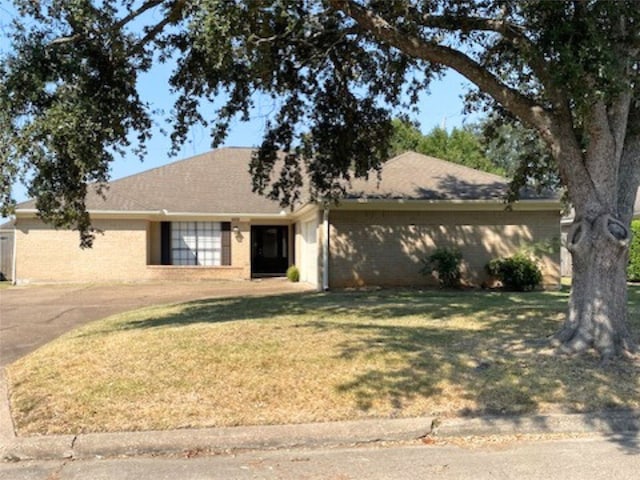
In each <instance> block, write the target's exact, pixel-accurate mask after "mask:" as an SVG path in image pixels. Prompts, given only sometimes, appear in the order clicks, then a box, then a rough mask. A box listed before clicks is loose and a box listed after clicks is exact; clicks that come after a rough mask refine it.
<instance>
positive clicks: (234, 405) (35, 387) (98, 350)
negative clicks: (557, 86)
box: [7, 287, 640, 434]
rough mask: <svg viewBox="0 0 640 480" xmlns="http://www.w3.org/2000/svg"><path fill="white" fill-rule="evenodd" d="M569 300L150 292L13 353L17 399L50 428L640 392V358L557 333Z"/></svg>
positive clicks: (110, 427)
mask: <svg viewBox="0 0 640 480" xmlns="http://www.w3.org/2000/svg"><path fill="white" fill-rule="evenodd" d="M630 296H631V310H632V315H631V318H632V319H633V327H632V328H633V329H634V332H638V331H640V321H639V320H638V313H639V312H638V308H639V307H638V306H639V305H640V289H639V288H638V287H631V292H630ZM566 300H567V293H566V292H534V293H526V294H515V293H502V292H484V291H472V292H466V291H465V292H443V291H424V292H420V291H415V290H401V291H395V290H389V291H386V290H382V291H376V292H339V293H311V294H309V293H308V294H291V295H281V296H275V297H273V296H271V297H252V298H230V299H211V300H205V301H194V302H188V303H184V304H179V305H172V306H163V307H154V308H146V309H143V310H138V311H135V312H130V313H127V314H123V315H118V316H114V317H111V318H108V319H105V320H102V321H98V322H95V323H92V324H90V325H88V326H86V327H84V328H81V329H79V330H76V331H73V332H71V333H69V334H67V335H65V336H63V337H61V338H60V339H58V340H56V341H55V342H53V343H51V344H49V345H46V346H45V347H43V348H41V349H40V350H38V351H36V352H34V353H33V354H31V355H29V356H28V357H26V358H24V359H22V360H20V361H18V362H16V363H15V364H13V365H11V366H9V367H8V372H7V373H8V380H9V384H10V397H11V405H12V412H13V415H14V419H15V423H16V426H17V430H18V432H19V433H20V434H38V433H80V432H90V431H118V430H148V429H170V428H181V427H207V426H231V425H256V424H277V423H297V422H315V421H327V420H344V419H358V418H368V417H400V416H402V417H407V416H419V415H439V416H443V417H447V416H458V415H467V414H486V413H491V414H496V413H499V414H502V413H504V414H513V413H516V414H517V413H532V412H552V411H568V412H583V411H591V410H597V409H606V408H623V407H632V408H639V407H640V375H639V374H640V367H639V366H638V365H637V364H632V363H630V362H621V363H619V364H617V365H614V366H609V367H605V368H600V367H599V366H598V359H597V358H595V357H589V356H586V357H581V358H578V359H576V358H566V357H560V356H557V355H555V354H554V352H553V351H552V350H551V349H549V348H548V347H547V343H546V342H545V338H546V337H547V336H548V335H550V334H552V333H553V332H554V331H555V330H556V329H557V328H558V326H559V324H560V322H561V320H562V315H563V313H564V311H565V309H566Z"/></svg>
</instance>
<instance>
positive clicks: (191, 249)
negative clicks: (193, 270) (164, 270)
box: [171, 222, 223, 266]
mask: <svg viewBox="0 0 640 480" xmlns="http://www.w3.org/2000/svg"><path fill="white" fill-rule="evenodd" d="M171 264H172V265H203V266H215V265H222V264H223V263H222V224H221V223H219V222H171Z"/></svg>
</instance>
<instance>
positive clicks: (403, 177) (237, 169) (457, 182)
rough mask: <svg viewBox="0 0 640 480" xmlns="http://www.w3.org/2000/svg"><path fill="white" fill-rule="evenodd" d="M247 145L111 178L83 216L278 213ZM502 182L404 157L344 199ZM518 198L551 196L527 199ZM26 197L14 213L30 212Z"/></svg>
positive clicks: (462, 195)
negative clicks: (256, 187)
mask: <svg viewBox="0 0 640 480" xmlns="http://www.w3.org/2000/svg"><path fill="white" fill-rule="evenodd" d="M253 151H254V150H253V149H251V148H221V149H217V150H213V151H210V152H207V153H203V154H201V155H197V156H195V157H191V158H188V159H185V160H181V161H177V162H174V163H170V164H168V165H165V166H162V167H158V168H154V169H151V170H147V171H145V172H142V173H139V174H136V175H132V176H129V177H125V178H122V179H119V180H114V181H112V182H110V183H109V188H108V189H107V190H105V191H104V195H105V199H103V198H101V197H100V196H99V195H98V194H97V193H95V192H90V194H89V195H88V197H87V209H88V210H89V211H94V212H100V211H119V212H140V211H156V212H160V211H162V210H167V211H169V212H171V213H178V212H180V213H195V214H199V213H202V214H212V213H215V214H221V215H224V214H242V213H246V214H278V213H279V212H280V211H281V207H280V206H279V204H278V202H275V201H272V200H269V199H267V198H265V197H263V196H260V195H258V194H256V193H253V192H252V191H251V187H252V183H251V176H250V174H249V161H250V160H251V154H252V152H253ZM508 183H509V182H508V180H507V179H505V178H503V177H500V176H498V175H493V174H490V173H486V172H481V171H479V170H475V169H472V168H469V167H465V166H463V165H458V164H455V163H451V162H447V161H444V160H439V159H437V158H434V157H429V156H426V155H422V154H419V153H415V152H407V153H403V154H402V155H399V156H397V157H394V158H392V159H391V160H389V161H387V162H385V163H384V165H383V167H382V177H381V180H380V181H378V177H377V175H376V174H375V173H374V174H371V175H370V176H369V178H368V179H354V180H353V181H352V182H351V185H350V187H349V188H348V190H349V192H350V193H349V194H348V195H347V199H360V198H365V199H388V200H394V199H411V200H444V201H447V200H480V201H502V200H503V198H504V195H505V193H506V192H507V189H508ZM521 198H522V199H536V200H539V199H554V200H555V199H556V197H555V196H549V195H547V196H544V195H543V196H541V195H532V194H531V192H525V193H524V194H523V195H521ZM34 208H35V202H34V201H33V200H30V201H28V202H24V203H21V204H19V205H18V206H17V210H21V209H22V210H28V209H34Z"/></svg>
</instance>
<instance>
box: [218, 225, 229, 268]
mask: <svg viewBox="0 0 640 480" xmlns="http://www.w3.org/2000/svg"><path fill="white" fill-rule="evenodd" d="M220 229H221V230H222V265H231V222H222V223H221V225H220Z"/></svg>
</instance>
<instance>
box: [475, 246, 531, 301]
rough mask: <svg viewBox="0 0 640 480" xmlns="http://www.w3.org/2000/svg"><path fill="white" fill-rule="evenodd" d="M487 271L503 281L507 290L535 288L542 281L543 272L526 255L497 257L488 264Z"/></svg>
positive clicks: (520, 290)
mask: <svg viewBox="0 0 640 480" xmlns="http://www.w3.org/2000/svg"><path fill="white" fill-rule="evenodd" d="M486 270H487V273H488V274H489V275H491V276H493V277H496V278H497V279H498V280H500V281H501V282H502V285H503V286H504V288H505V289H507V290H515V291H519V292H524V291H528V290H533V289H534V288H536V287H537V286H538V285H539V284H540V282H542V272H541V271H540V268H539V267H538V265H536V263H535V262H534V261H533V260H531V259H530V258H529V257H527V256H526V255H523V254H521V253H518V254H516V255H514V256H513V257H507V258H495V259H493V260H491V261H490V262H489V263H488V264H487V266H486Z"/></svg>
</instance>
